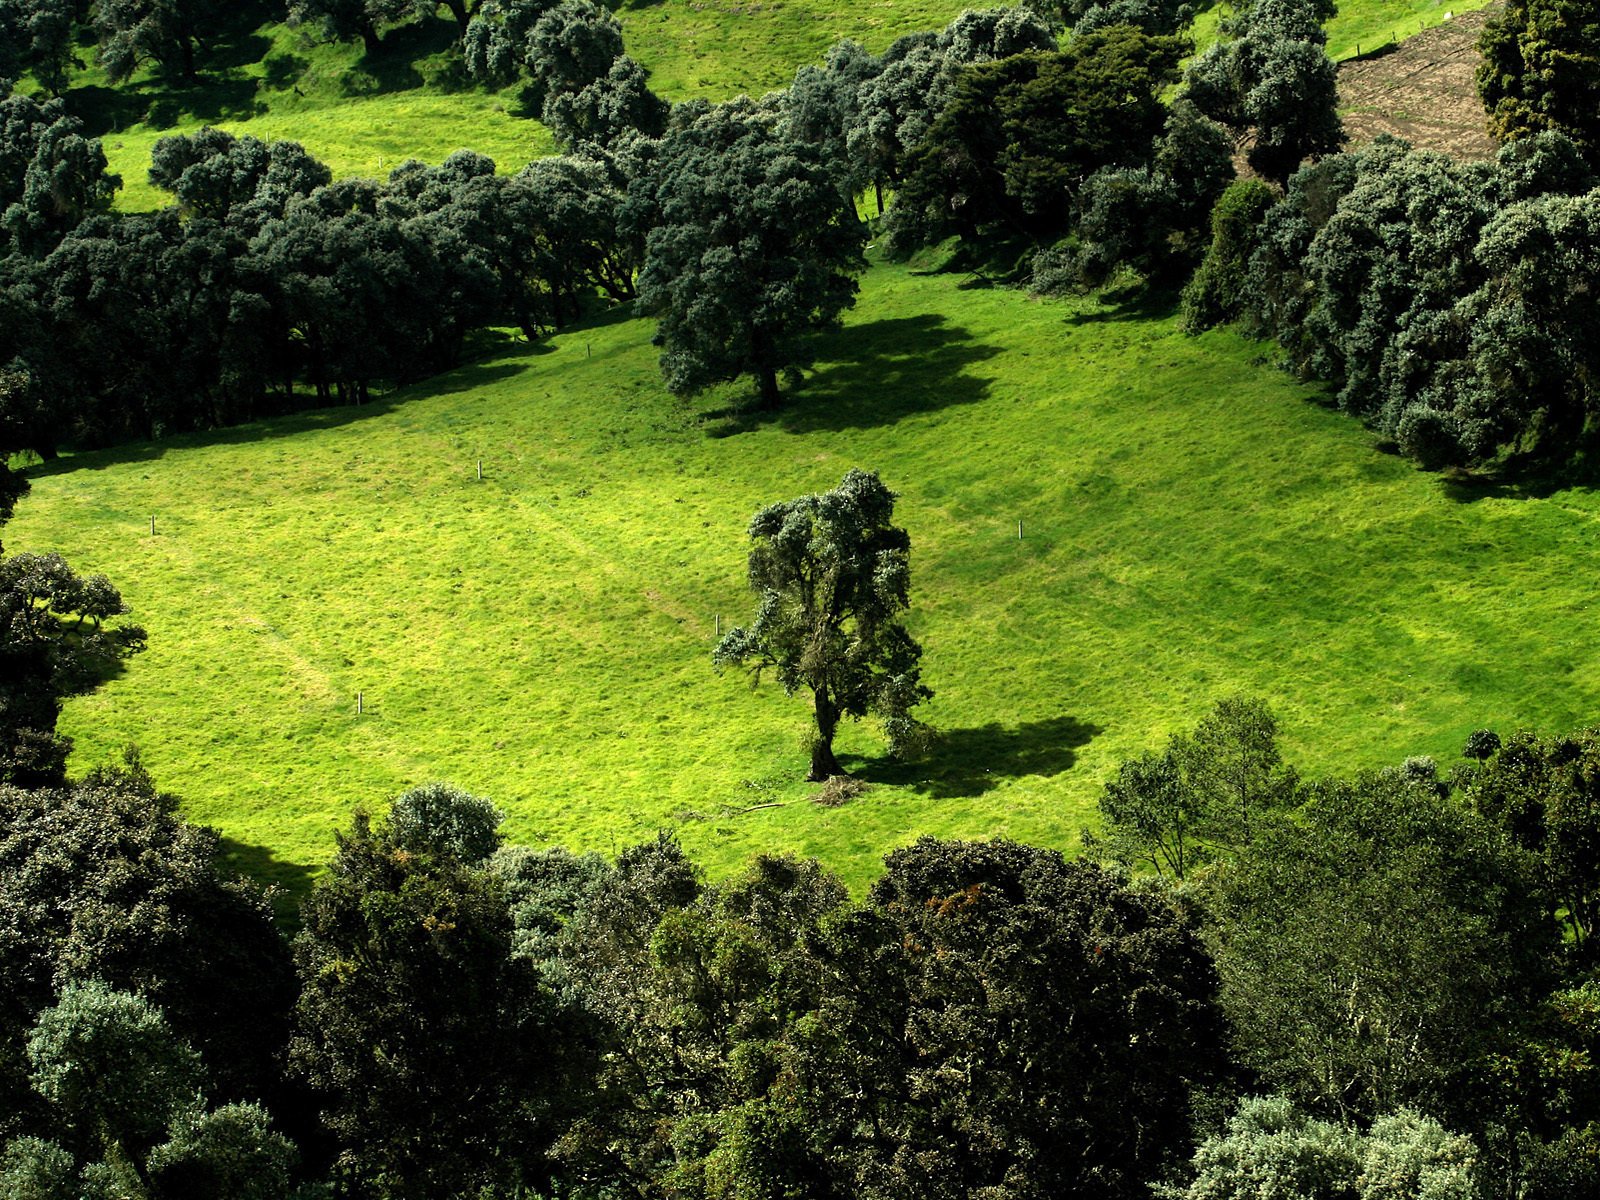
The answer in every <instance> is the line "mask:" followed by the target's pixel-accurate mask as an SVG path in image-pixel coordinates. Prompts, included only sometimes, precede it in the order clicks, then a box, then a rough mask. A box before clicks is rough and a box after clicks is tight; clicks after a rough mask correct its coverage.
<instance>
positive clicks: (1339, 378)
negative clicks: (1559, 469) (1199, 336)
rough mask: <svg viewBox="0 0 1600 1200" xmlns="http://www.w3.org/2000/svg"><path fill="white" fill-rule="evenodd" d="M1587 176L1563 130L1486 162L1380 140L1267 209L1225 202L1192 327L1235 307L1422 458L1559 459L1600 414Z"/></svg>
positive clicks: (1592, 200)
mask: <svg viewBox="0 0 1600 1200" xmlns="http://www.w3.org/2000/svg"><path fill="white" fill-rule="evenodd" d="M1594 183H1595V179H1594V175H1593V172H1592V170H1591V169H1590V167H1589V166H1588V165H1587V163H1586V162H1585V160H1584V158H1583V157H1582V155H1581V153H1580V152H1579V148H1578V147H1577V146H1576V145H1575V144H1574V143H1573V142H1572V141H1571V140H1569V139H1568V138H1566V137H1565V136H1564V135H1562V134H1559V133H1543V134H1539V135H1537V136H1534V137H1530V138H1527V139H1524V140H1519V141H1516V142H1512V143H1510V144H1508V145H1507V146H1506V147H1504V148H1503V149H1502V150H1501V152H1500V154H1499V156H1498V158H1497V159H1496V161H1494V162H1492V163H1458V162H1456V161H1454V160H1451V159H1449V158H1446V157H1445V156H1443V155H1440V154H1434V153H1429V152H1424V151H1417V150H1413V149H1412V148H1411V147H1409V146H1408V145H1406V144H1405V143H1403V142H1399V141H1395V140H1392V139H1380V140H1379V141H1378V142H1376V143H1374V144H1373V145H1372V146H1371V147H1368V148H1366V149H1364V150H1361V151H1359V152H1356V153H1351V154H1342V155H1338V156H1335V157H1332V158H1328V159H1324V160H1323V161H1322V162H1320V163H1317V164H1315V165H1314V166H1310V167H1307V168H1305V169H1304V170H1303V171H1301V172H1300V173H1298V174H1296V175H1295V176H1294V177H1293V178H1292V179H1291V180H1290V181H1289V185H1288V188H1287V189H1286V191H1285V193H1284V195H1283V197H1282V198H1281V199H1280V200H1279V201H1277V203H1275V204H1273V205H1272V206H1271V207H1270V208H1267V209H1266V210H1265V211H1263V208H1264V205H1263V202H1262V201H1263V197H1262V195H1261V193H1260V192H1259V191H1253V192H1249V193H1247V192H1246V191H1245V190H1244V189H1243V188H1241V190H1239V191H1237V192H1235V193H1233V194H1232V197H1231V198H1230V200H1229V205H1230V207H1229V208H1227V209H1226V210H1223V209H1219V211H1218V213H1217V225H1216V233H1215V240H1214V242H1213V247H1212V250H1211V251H1210V252H1209V253H1208V256H1207V259H1206V260H1205V262H1204V263H1203V264H1202V267H1201V269H1200V271H1199V272H1198V273H1197V275H1196V277H1195V280H1194V281H1193V282H1192V284H1191V287H1190V292H1189V295H1188V298H1187V300H1186V304H1187V308H1186V316H1187V320H1188V322H1189V324H1190V326H1191V327H1200V326H1204V325H1206V324H1209V323H1212V322H1213V321H1216V320H1218V319H1221V318H1223V317H1226V316H1230V315H1239V314H1242V315H1243V317H1244V319H1245V323H1246V324H1247V326H1250V327H1253V328H1254V329H1256V330H1257V331H1258V332H1260V333H1263V334H1265V335H1268V336H1271V337H1274V338H1276V339H1277V341H1278V343H1279V345H1281V346H1282V347H1283V349H1284V351H1285V353H1286V355H1287V357H1288V360H1289V363H1290V364H1291V366H1292V367H1293V368H1294V369H1295V370H1297V371H1299V372H1300V373H1302V374H1304V375H1307V376H1313V377H1318V378H1322V379H1327V380H1329V381H1331V382H1332V384H1333V385H1334V386H1335V387H1336V388H1337V398H1338V403H1339V405H1340V407H1341V408H1343V409H1344V410H1345V411H1347V412H1349V413H1351V414H1353V415H1355V416H1357V417H1359V418H1361V419H1362V420H1364V421H1367V422H1368V423H1370V424H1371V425H1372V426H1373V428H1375V429H1376V430H1377V431H1378V432H1379V433H1380V434H1381V435H1383V436H1384V437H1386V438H1388V439H1390V440H1392V441H1393V442H1394V443H1395V444H1397V445H1398V446H1399V448H1400V449H1401V451H1402V452H1404V453H1405V454H1407V455H1409V456H1411V457H1412V458H1414V459H1416V460H1417V461H1418V462H1420V463H1422V464H1423V465H1426V466H1430V467H1439V466H1447V465H1474V464H1481V463H1485V462H1490V461H1493V460H1495V459H1496V458H1497V457H1504V456H1507V455H1515V456H1521V457H1524V458H1527V459H1533V460H1537V461H1546V462H1551V463H1554V464H1556V465H1561V464H1564V463H1565V462H1567V461H1569V460H1570V459H1571V458H1572V457H1573V456H1574V455H1575V454H1577V453H1579V452H1580V451H1581V449H1582V446H1583V437H1584V434H1585V431H1586V430H1587V428H1588V426H1589V424H1590V420H1591V416H1592V414H1593V413H1594V412H1595V410H1596V406H1597V404H1600V398H1597V396H1596V394H1595V392H1594V389H1593V387H1592V385H1591V384H1590V382H1589V381H1590V380H1591V379H1592V378H1594V375H1595V369H1596V365H1597V364H1596V362H1595V360H1594V354H1595V349H1594V347H1595V336H1594V326H1593V313H1592V309H1593V305H1592V304H1591V303H1589V286H1590V282H1589V281H1590V280H1591V278H1592V277H1593V271H1594V269H1595V262H1594V259H1595V254H1596V246H1597V243H1596V214H1597V213H1600V207H1597V206H1600V192H1596V191H1594V190H1592V189H1593V186H1594Z"/></svg>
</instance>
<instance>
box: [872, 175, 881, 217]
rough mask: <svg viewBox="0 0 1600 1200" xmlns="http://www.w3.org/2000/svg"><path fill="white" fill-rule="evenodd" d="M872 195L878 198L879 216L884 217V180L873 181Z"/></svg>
mask: <svg viewBox="0 0 1600 1200" xmlns="http://www.w3.org/2000/svg"><path fill="white" fill-rule="evenodd" d="M872 194H873V195H875V196H876V197H877V198H878V215H879V216H880V217H881V216H883V180H881V179H874V180H873V181H872Z"/></svg>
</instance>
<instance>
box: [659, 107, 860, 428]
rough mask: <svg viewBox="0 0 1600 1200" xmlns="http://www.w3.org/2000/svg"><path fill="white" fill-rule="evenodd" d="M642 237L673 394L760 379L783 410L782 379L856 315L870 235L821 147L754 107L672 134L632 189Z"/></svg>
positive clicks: (728, 110) (718, 114)
mask: <svg viewBox="0 0 1600 1200" xmlns="http://www.w3.org/2000/svg"><path fill="white" fill-rule="evenodd" d="M628 203H629V209H630V212H631V214H632V216H631V222H632V228H633V229H634V230H639V231H642V230H648V233H647V234H645V237H644V243H645V255H644V265H643V268H642V270H641V271H640V272H639V285H638V286H639V308H640V310H641V311H642V312H645V313H649V314H651V315H654V316H657V317H659V318H660V322H661V323H660V326H659V328H658V330H657V332H656V336H655V339H654V340H655V343H656V345H658V346H660V347H661V348H662V354H661V371H662V374H663V375H664V376H665V377H666V381H667V386H668V387H669V388H670V389H671V390H672V391H673V392H674V393H676V394H679V395H692V394H693V393H695V392H699V391H702V390H704V389H705V388H706V387H709V386H710V385H711V384H713V383H716V382H719V381H723V380H732V379H736V378H738V377H739V376H741V375H745V374H751V375H754V376H755V377H756V380H757V383H758V387H759V391H760V396H761V401H762V403H763V404H765V405H767V406H769V407H771V406H773V405H776V404H777V403H778V402H779V399H780V396H779V392H778V372H779V371H780V370H782V369H784V368H787V367H794V366H799V365H802V364H804V363H805V362H807V361H809V358H810V354H811V347H812V345H813V344H814V342H815V335H816V334H817V333H819V332H822V331H826V330H831V329H836V328H838V326H839V324H840V314H841V313H843V311H844V310H845V309H846V308H848V307H850V305H851V304H853V303H854V300H855V293H856V281H855V278H854V277H855V275H856V273H857V272H859V271H860V270H861V269H862V268H863V267H864V266H865V261H864V260H863V258H862V255H861V251H862V246H863V245H864V243H865V241H866V228H865V226H864V225H863V224H862V223H861V222H860V220H859V219H858V218H857V217H856V214H855V210H854V207H853V206H851V205H847V204H846V203H845V202H844V201H843V199H842V198H841V197H840V195H839V189H838V187H837V185H836V184H835V181H834V179H833V177H832V176H831V174H830V173H829V171H828V169H827V167H826V165H825V164H824V163H823V161H822V157H821V154H820V153H819V152H818V150H817V149H816V147H814V146H812V145H809V144H806V143H803V142H796V141H793V140H791V139H787V138H784V137H782V136H780V135H779V134H778V133H777V132H776V131H775V130H774V129H773V127H772V123H771V121H769V120H768V119H767V118H766V116H765V115H763V114H762V113H761V112H759V111H758V110H757V109H756V108H755V106H754V105H752V104H750V102H748V101H733V102H730V103H728V104H725V105H719V106H718V107H716V108H714V109H712V110H710V111H709V112H707V113H706V114H705V115H703V116H702V117H700V118H699V119H698V120H695V121H693V122H692V123H691V124H689V125H687V126H686V127H683V128H680V129H677V130H674V131H673V132H671V133H669V134H668V136H667V138H666V140H665V141H664V143H663V144H662V146H661V148H660V151H659V154H658V156H657V158H656V160H655V163H654V165H653V169H652V170H650V171H649V172H648V173H647V174H645V175H643V176H641V177H640V178H638V179H635V180H634V182H633V183H632V184H631V185H630V188H629V197H628Z"/></svg>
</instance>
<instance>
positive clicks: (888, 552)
mask: <svg viewBox="0 0 1600 1200" xmlns="http://www.w3.org/2000/svg"><path fill="white" fill-rule="evenodd" d="M894 502H895V494H894V493H893V492H891V491H890V490H889V489H888V488H886V487H884V486H883V484H882V482H881V481H879V479H878V476H877V473H876V472H871V471H863V470H860V469H859V468H852V469H851V470H850V472H849V474H847V475H846V476H845V477H844V480H843V481H842V482H841V483H840V484H839V486H838V487H836V488H835V489H834V490H833V491H831V492H823V493H822V494H821V495H813V496H801V497H799V498H798V499H795V500H786V501H784V502H782V503H780V504H773V505H769V506H768V507H766V508H764V509H762V510H761V511H760V512H758V513H756V515H755V516H754V517H753V518H752V519H751V521H750V542H751V546H750V589H751V590H752V591H753V592H755V593H756V595H757V596H758V597H760V604H759V607H758V608H757V610H756V617H755V620H754V621H753V622H752V623H751V624H750V626H749V628H743V627H740V628H736V629H733V630H731V631H730V632H729V633H728V635H727V636H726V637H724V638H723V639H722V641H721V642H720V643H719V644H718V646H717V649H716V653H715V656H714V659H715V662H716V663H717V665H718V666H719V667H720V666H725V665H727V664H728V663H739V664H740V665H743V666H748V667H750V668H751V671H752V675H753V682H759V681H760V678H761V673H762V672H763V671H765V670H767V669H769V668H770V669H772V670H774V671H776V672H777V676H778V682H779V683H781V684H782V685H783V689H784V691H785V692H787V693H789V694H790V695H793V694H794V693H795V692H797V691H799V690H800V689H801V688H807V689H809V690H810V692H811V695H812V702H813V705H814V711H815V713H816V720H817V734H816V738H815V740H814V741H813V742H812V744H811V772H810V774H808V775H807V776H806V778H807V779H810V780H813V781H816V780H823V779H827V778H828V777H829V776H832V775H842V774H844V769H843V768H842V767H840V766H839V761H838V759H836V758H834V756H833V735H834V732H835V731H836V730H837V729H838V728H839V721H840V719H841V718H843V717H854V718H856V719H860V718H861V717H864V716H866V715H867V714H868V713H873V714H875V715H876V716H878V717H880V718H882V720H883V729H884V733H885V735H886V736H887V737H888V739H889V748H890V751H891V752H892V753H896V754H899V753H904V752H906V751H909V750H910V749H912V748H913V747H914V746H915V745H916V743H917V742H918V741H919V740H920V739H921V738H922V737H923V736H925V734H926V732H927V727H926V726H924V725H922V724H921V722H919V721H917V720H916V719H915V718H914V717H912V715H911V709H912V708H913V707H915V706H916V705H917V704H919V703H920V702H921V701H923V700H926V699H928V698H930V697H931V696H932V695H933V693H932V692H931V691H929V690H928V689H927V688H926V687H924V686H923V685H922V677H921V675H922V669H921V665H920V664H921V659H922V647H921V646H919V645H917V643H916V642H915V641H913V640H912V638H911V635H910V634H908V633H907V632H906V630H905V626H903V625H901V624H900V622H899V621H898V620H897V617H898V616H899V614H900V613H901V612H902V611H903V610H904V609H905V608H907V607H908V605H909V600H908V593H909V592H910V589H911V563H910V555H911V539H910V538H909V537H907V536H906V531H905V530H903V529H900V528H897V527H896V526H894V525H892V524H890V518H891V517H893V516H894Z"/></svg>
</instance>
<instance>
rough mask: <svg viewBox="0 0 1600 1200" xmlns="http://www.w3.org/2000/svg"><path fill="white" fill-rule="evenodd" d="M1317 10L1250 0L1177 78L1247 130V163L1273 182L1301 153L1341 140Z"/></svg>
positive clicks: (1294, 0) (1225, 120)
mask: <svg viewBox="0 0 1600 1200" xmlns="http://www.w3.org/2000/svg"><path fill="white" fill-rule="evenodd" d="M1324 16H1325V14H1324V12H1323V11H1322V6H1320V5H1319V4H1317V3H1315V2H1314V0H1253V3H1251V4H1249V5H1247V6H1245V7H1244V8H1243V9H1242V10H1241V11H1240V12H1239V13H1238V15H1237V16H1235V17H1233V18H1232V19H1231V20H1230V21H1229V22H1228V23H1227V25H1226V26H1225V29H1224V32H1225V33H1226V34H1227V36H1226V37H1225V38H1224V39H1223V40H1222V41H1220V42H1218V43H1217V44H1216V45H1214V46H1212V47H1211V48H1210V49H1209V50H1207V51H1206V52H1205V53H1203V54H1201V55H1200V56H1199V57H1198V58H1197V59H1195V61H1194V62H1193V63H1192V64H1191V65H1190V67H1189V69H1188V71H1187V73H1186V75H1185V78H1184V93H1185V95H1187V96H1188V98H1189V99H1190V100H1192V101H1194V103H1195V104H1196V105H1197V106H1198V107H1199V108H1200V111H1201V112H1203V113H1205V114H1206V115H1207V116H1208V117H1210V118H1212V120H1215V121H1220V122H1221V123H1222V124H1224V125H1226V126H1228V127H1229V128H1231V129H1232V130H1233V131H1234V133H1235V135H1236V136H1237V137H1238V138H1240V139H1241V140H1243V139H1245V138H1246V137H1248V138H1249V148H1248V150H1247V152H1246V158H1247V159H1248V160H1249V163H1250V165H1251V166H1252V167H1253V168H1254V169H1255V170H1256V171H1258V172H1259V173H1260V174H1261V175H1263V176H1265V177H1266V178H1268V179H1271V180H1273V181H1275V182H1277V183H1280V184H1281V183H1283V182H1284V181H1286V180H1287V179H1288V178H1289V176H1290V175H1292V174H1294V172H1295V169H1296V168H1298V167H1299V166H1300V164H1301V163H1302V162H1304V161H1305V160H1306V159H1308V158H1310V159H1313V160H1314V159H1317V158H1321V157H1322V156H1324V155H1327V154H1331V153H1333V152H1335V151H1336V150H1338V149H1339V147H1340V146H1342V145H1343V144H1344V140H1345V137H1344V128H1343V126H1342V125H1341V124H1340V121H1339V114H1338V107H1337V106H1338V83H1337V80H1336V78H1335V72H1334V67H1333V63H1332V61H1331V60H1330V59H1329V58H1328V56H1327V53H1326V52H1325V50H1324V47H1325V46H1326V44H1327V35H1326V34H1324V33H1323V31H1322V21H1323V19H1324Z"/></svg>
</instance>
